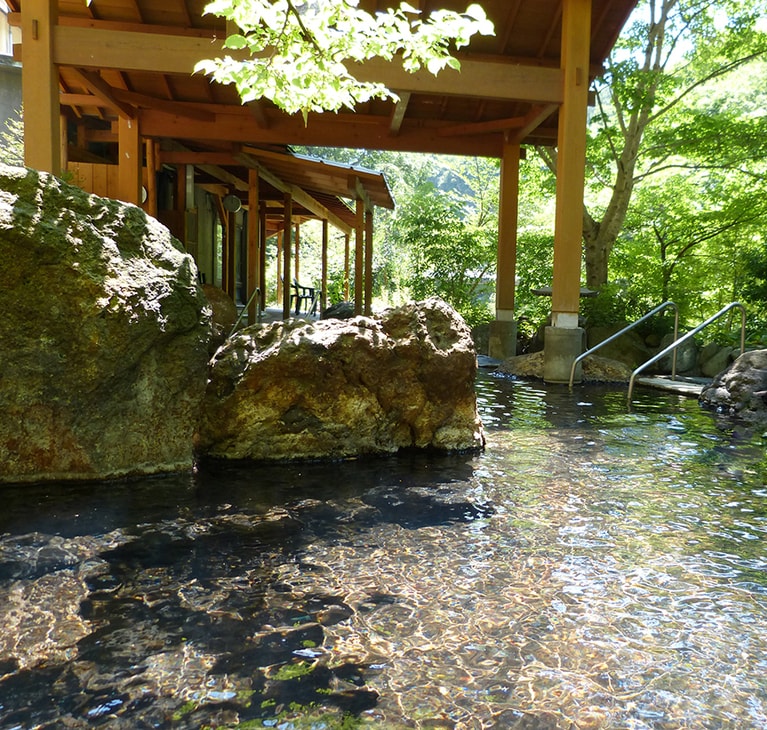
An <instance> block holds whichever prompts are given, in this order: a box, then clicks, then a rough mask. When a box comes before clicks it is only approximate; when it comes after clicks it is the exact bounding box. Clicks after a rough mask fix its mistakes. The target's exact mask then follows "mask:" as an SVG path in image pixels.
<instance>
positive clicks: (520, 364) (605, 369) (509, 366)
mask: <svg viewBox="0 0 767 730" xmlns="http://www.w3.org/2000/svg"><path fill="white" fill-rule="evenodd" d="M498 372H499V373H502V374H503V375H516V376H517V377H521V378H538V379H539V380H543V352H533V353H530V354H529V355H517V356H516V357H510V358H509V359H508V360H504V362H502V363H501V364H500V365H499V367H498ZM630 378H631V368H630V367H629V366H628V365H626V363H623V362H620V361H618V360H611V359H610V358H607V357H599V356H598V355H589V356H588V357H586V358H584V359H583V382H597V383H628V381H629V379H630Z"/></svg>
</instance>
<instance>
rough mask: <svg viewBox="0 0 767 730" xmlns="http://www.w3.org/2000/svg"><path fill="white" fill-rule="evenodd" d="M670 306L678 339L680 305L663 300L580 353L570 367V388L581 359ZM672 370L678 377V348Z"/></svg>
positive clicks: (674, 375)
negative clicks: (633, 320)
mask: <svg viewBox="0 0 767 730" xmlns="http://www.w3.org/2000/svg"><path fill="white" fill-rule="evenodd" d="M670 307H672V308H673V309H674V339H676V338H677V334H678V333H679V307H677V305H676V304H674V302H663V304H659V305H658V306H657V307H655V309H653V310H651V311H650V312H648V313H647V314H645V315H644V317H640V318H639V319H638V320H637V321H636V322H632V323H631V324H630V325H627V326H626V327H624V328H623V329H622V330H619V331H618V332H616V333H615V334H613V335H610V336H609V337H608V338H607V339H604V340H602V341H601V342H599V343H597V344H596V345H594V347H592V348H591V349H590V350H586V352H584V353H582V354H580V355H578V357H576V358H575V360H573V365H572V367H571V368H570V389H571V390H572V387H573V378H575V368H576V366H577V365H578V363H579V362H580V361H581V360H583V359H584V358H585V357H586V356H588V355H591V353H592V352H595V351H596V350H598V349H599V348H600V347H603V346H604V345H608V344H609V343H611V342H612V341H613V340H617V339H618V338H619V337H620V336H621V335H625V334H626V332H628V331H630V330H632V329H634V327H636V326H637V325H638V324H642V322H644V321H645V320H647V319H649V318H650V317H652V316H653V315H654V314H657V313H658V312H661V311H663V310H664V309H668V308H670ZM671 372H672V373H673V375H672V377H673V378H676V350H674V357H673V362H672V369H671Z"/></svg>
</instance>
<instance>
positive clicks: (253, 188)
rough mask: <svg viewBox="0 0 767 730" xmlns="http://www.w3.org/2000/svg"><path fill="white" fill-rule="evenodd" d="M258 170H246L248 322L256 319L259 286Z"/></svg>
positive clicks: (246, 287) (246, 286)
mask: <svg viewBox="0 0 767 730" xmlns="http://www.w3.org/2000/svg"><path fill="white" fill-rule="evenodd" d="M258 180H259V178H258V170H252V169H251V170H249V171H248V256H247V261H248V266H247V275H246V277H245V296H246V297H247V301H249V302H250V305H249V306H248V324H253V323H254V322H255V321H256V318H257V313H258V306H257V305H259V304H260V301H257V300H259V299H260V296H259V295H255V296H253V295H254V293H255V291H256V289H260V288H261V271H260V262H261V257H260V255H259V244H260V240H261V239H260V235H259V231H258V224H259V187H258ZM251 297H253V298H252V300H251Z"/></svg>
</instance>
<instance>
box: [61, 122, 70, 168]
mask: <svg viewBox="0 0 767 730" xmlns="http://www.w3.org/2000/svg"><path fill="white" fill-rule="evenodd" d="M59 125H60V128H59V132H60V139H59V153H60V156H59V159H60V160H61V169H62V170H63V171H66V170H67V169H68V168H69V135H68V134H67V118H66V117H65V116H64V115H63V114H60V115H59Z"/></svg>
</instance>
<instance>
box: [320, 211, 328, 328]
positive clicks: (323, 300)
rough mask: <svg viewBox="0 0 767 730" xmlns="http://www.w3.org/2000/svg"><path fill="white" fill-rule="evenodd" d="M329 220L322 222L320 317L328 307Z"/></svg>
mask: <svg viewBox="0 0 767 730" xmlns="http://www.w3.org/2000/svg"><path fill="white" fill-rule="evenodd" d="M328 228H329V224H328V219H327V218H325V219H323V221H322V274H321V279H320V316H321V315H322V313H323V312H324V311H325V310H326V309H327V306H328Z"/></svg>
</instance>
